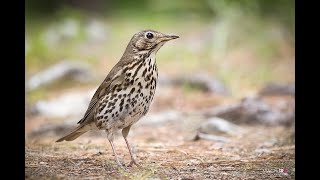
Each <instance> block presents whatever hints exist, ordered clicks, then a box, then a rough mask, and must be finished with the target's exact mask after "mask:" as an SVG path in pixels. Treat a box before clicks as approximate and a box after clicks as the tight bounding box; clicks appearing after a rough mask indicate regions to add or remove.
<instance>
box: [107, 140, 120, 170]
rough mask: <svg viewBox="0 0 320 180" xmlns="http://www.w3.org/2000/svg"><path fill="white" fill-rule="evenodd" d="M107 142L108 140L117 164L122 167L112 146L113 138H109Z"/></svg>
mask: <svg viewBox="0 0 320 180" xmlns="http://www.w3.org/2000/svg"><path fill="white" fill-rule="evenodd" d="M109 142H110V144H111V147H112V151H113V154H114V156H115V157H116V161H117V164H118V165H119V166H120V167H121V168H122V164H121V163H120V161H119V158H118V155H117V152H116V149H115V148H114V145H113V140H112V139H111V140H110V139H109Z"/></svg>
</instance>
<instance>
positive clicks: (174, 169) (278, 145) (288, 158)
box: [25, 90, 295, 179]
mask: <svg viewBox="0 0 320 180" xmlns="http://www.w3.org/2000/svg"><path fill="white" fill-rule="evenodd" d="M169 94H170V93H169ZM172 94H174V95H175V97H176V96H178V97H179V94H181V92H180V90H175V92H174V93H173V92H171V95H172ZM193 95H194V96H193V97H197V98H191V97H192V96H190V98H189V97H188V95H186V96H185V98H184V99H183V100H180V101H179V100H178V99H179V98H175V100H172V101H170V98H169V97H163V98H155V99H156V100H155V102H154V104H153V106H152V109H151V110H150V113H151V114H152V113H156V112H161V110H163V109H168V108H174V109H178V110H179V111H182V110H183V109H184V108H181V104H185V107H186V108H185V109H184V110H185V111H188V109H197V108H200V107H201V104H203V106H202V107H203V108H206V107H208V104H211V105H212V104H214V103H213V101H214V102H219V103H217V104H221V103H223V102H222V101H220V99H219V98H217V97H213V96H209V95H207V94H201V93H199V94H196V93H195V94H193ZM192 99H193V100H194V101H193V100H192ZM201 99H202V100H201ZM218 99H219V100H218ZM211 101H212V102H211ZM227 101H229V100H226V101H224V102H227ZM203 102H204V103H203ZM206 102H207V103H206ZM186 117H188V115H186ZM48 121H49V120H48V119H47V118H44V117H28V118H26V145H25V147H26V152H25V179H295V145H294V132H293V129H292V127H284V126H263V125H250V126H248V125H240V127H241V128H242V129H243V132H241V133H240V134H238V135H233V136H226V137H227V138H229V139H230V141H229V142H225V143H223V142H218V141H210V140H203V139H200V140H194V137H195V135H196V132H197V127H199V124H200V123H201V122H202V121H204V120H202V119H200V118H198V117H197V116H191V115H190V118H187V119H180V120H175V121H168V122H163V123H159V124H150V123H149V124H148V123H142V122H143V121H146V119H142V120H141V121H139V122H138V123H137V124H136V125H134V126H133V127H132V129H131V131H130V134H129V137H128V139H129V142H130V143H131V144H132V147H133V151H134V153H135V154H136V156H137V161H138V162H139V163H140V164H141V165H142V169H139V168H137V167H135V166H133V167H126V168H125V169H120V168H118V167H117V164H116V162H115V159H114V156H113V153H112V149H111V146H110V144H109V142H108V141H107V138H106V134H105V133H104V132H103V131H101V132H90V133H87V134H85V135H83V136H81V137H80V138H78V139H76V140H75V141H72V142H62V143H55V140H57V139H58V138H59V136H62V135H64V134H47V135H46V134H44V135H38V136H30V134H31V132H32V130H33V129H35V128H37V127H40V125H43V124H46V123H48ZM51 122H53V121H51ZM59 123H61V122H59ZM115 146H116V149H117V153H118V154H119V156H120V161H121V162H122V163H123V164H125V165H127V164H128V163H129V162H130V156H129V153H128V150H127V148H126V145H125V142H124V140H123V138H122V137H121V135H120V134H118V135H117V136H116V138H115ZM284 168H285V170H286V174H285V173H283V172H280V171H281V170H284ZM279 170H280V171H279Z"/></svg>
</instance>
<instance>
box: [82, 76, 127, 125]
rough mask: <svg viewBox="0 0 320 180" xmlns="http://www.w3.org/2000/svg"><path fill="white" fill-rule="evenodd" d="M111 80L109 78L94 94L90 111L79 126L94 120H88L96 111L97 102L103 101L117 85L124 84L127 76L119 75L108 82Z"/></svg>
mask: <svg viewBox="0 0 320 180" xmlns="http://www.w3.org/2000/svg"><path fill="white" fill-rule="evenodd" d="M108 79H109V78H108V77H107V78H106V79H105V80H104V81H103V82H102V84H101V85H100V86H99V87H98V89H97V90H96V92H95V93H94V95H93V97H92V99H91V101H90V103H89V106H88V109H87V111H86V113H85V115H84V116H83V118H82V119H81V120H80V121H79V122H78V124H82V123H84V122H88V121H90V120H92V119H91V118H88V117H89V115H90V114H91V113H93V112H94V111H93V110H94V107H95V105H96V104H97V102H98V101H99V100H100V99H101V97H103V96H105V95H106V94H108V93H109V92H110V90H111V89H112V87H114V86H115V85H116V84H122V83H123V81H124V79H125V74H123V75H119V76H116V77H114V78H113V79H111V80H108Z"/></svg>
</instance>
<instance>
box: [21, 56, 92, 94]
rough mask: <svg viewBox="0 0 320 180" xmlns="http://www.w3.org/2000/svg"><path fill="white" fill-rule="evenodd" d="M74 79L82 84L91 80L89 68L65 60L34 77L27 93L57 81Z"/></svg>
mask: <svg viewBox="0 0 320 180" xmlns="http://www.w3.org/2000/svg"><path fill="white" fill-rule="evenodd" d="M66 78H69V79H73V80H76V81H78V82H80V83H84V82H88V81H89V80H90V79H91V73H90V71H89V68H88V66H87V65H85V64H82V63H81V64H80V63H75V62H70V61H68V60H64V61H62V62H60V63H58V64H56V65H53V66H51V67H49V68H48V69H45V70H43V71H41V72H38V73H36V74H35V75H33V76H32V77H31V78H30V79H29V80H28V81H27V83H26V89H27V91H30V90H34V89H36V88H39V87H41V86H45V85H48V84H51V83H53V82H55V81H57V80H62V79H66Z"/></svg>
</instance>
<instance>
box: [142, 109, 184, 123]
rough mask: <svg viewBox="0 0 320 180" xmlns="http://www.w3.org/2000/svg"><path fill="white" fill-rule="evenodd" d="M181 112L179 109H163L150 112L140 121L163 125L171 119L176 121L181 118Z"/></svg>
mask: <svg viewBox="0 0 320 180" xmlns="http://www.w3.org/2000/svg"><path fill="white" fill-rule="evenodd" d="M181 116H182V115H181V113H180V112H178V111H163V112H160V113H149V114H147V115H146V116H145V117H143V119H141V120H139V121H138V123H141V124H148V125H162V124H164V123H166V122H169V121H176V120H179V119H181Z"/></svg>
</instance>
